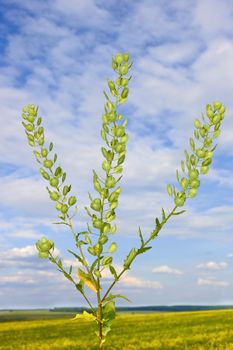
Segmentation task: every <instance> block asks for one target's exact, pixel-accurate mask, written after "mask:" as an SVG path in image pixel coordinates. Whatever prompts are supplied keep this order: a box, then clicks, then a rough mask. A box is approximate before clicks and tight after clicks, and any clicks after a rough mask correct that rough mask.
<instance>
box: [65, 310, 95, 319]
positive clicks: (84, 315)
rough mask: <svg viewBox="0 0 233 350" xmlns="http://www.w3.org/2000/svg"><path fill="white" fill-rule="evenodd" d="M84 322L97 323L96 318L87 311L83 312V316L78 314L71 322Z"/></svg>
mask: <svg viewBox="0 0 233 350" xmlns="http://www.w3.org/2000/svg"><path fill="white" fill-rule="evenodd" d="M80 319H81V320H84V321H95V320H96V316H95V315H93V313H89V312H87V311H83V313H82V314H77V315H76V316H75V317H74V318H72V319H71V321H76V320H80Z"/></svg>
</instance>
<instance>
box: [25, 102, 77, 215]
mask: <svg viewBox="0 0 233 350" xmlns="http://www.w3.org/2000/svg"><path fill="white" fill-rule="evenodd" d="M22 117H23V119H24V120H25V121H26V122H24V121H23V122H22V124H23V126H24V128H25V132H26V135H27V138H28V143H29V145H30V146H32V147H37V146H38V147H39V148H40V151H38V150H34V151H33V153H34V155H35V157H36V160H37V162H38V163H40V164H41V165H42V167H41V168H40V173H41V175H42V176H43V178H44V179H45V180H47V181H48V182H49V185H50V186H51V188H50V189H49V188H48V187H46V188H47V191H48V192H49V195H50V198H51V200H52V201H54V202H56V209H57V210H58V211H59V212H60V215H59V218H61V219H63V220H65V218H66V215H67V212H68V210H69V208H70V207H71V206H73V205H74V204H75V203H76V201H77V200H76V197H75V196H70V197H69V198H67V194H68V193H69V192H70V190H71V185H70V186H67V185H64V182H65V179H66V173H65V172H64V171H63V170H62V168H61V167H60V165H59V166H57V167H55V163H56V161H57V155H56V153H55V154H54V156H53V157H48V156H49V153H50V152H51V151H52V149H53V143H52V142H51V143H50V145H49V148H46V147H44V128H43V127H42V126H41V122H42V118H41V117H38V107H36V106H35V105H32V104H29V105H27V106H25V107H23V114H22ZM62 186H63V187H62ZM61 187H62V188H61Z"/></svg>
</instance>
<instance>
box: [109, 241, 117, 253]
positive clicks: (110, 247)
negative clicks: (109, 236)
mask: <svg viewBox="0 0 233 350" xmlns="http://www.w3.org/2000/svg"><path fill="white" fill-rule="evenodd" d="M116 250H117V244H116V243H115V242H113V243H111V244H110V246H109V247H108V251H109V253H114V252H115V251H116Z"/></svg>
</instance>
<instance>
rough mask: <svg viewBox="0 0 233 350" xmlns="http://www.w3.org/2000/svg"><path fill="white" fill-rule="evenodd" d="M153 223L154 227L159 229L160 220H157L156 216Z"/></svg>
mask: <svg viewBox="0 0 233 350" xmlns="http://www.w3.org/2000/svg"><path fill="white" fill-rule="evenodd" d="M155 224H156V228H158V229H160V228H161V224H160V222H159V219H158V218H156V219H155Z"/></svg>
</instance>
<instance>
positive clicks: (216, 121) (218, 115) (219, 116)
mask: <svg viewBox="0 0 233 350" xmlns="http://www.w3.org/2000/svg"><path fill="white" fill-rule="evenodd" d="M220 120H221V115H220V114H217V115H216V116H215V117H214V119H213V123H214V124H217V123H219V122H220Z"/></svg>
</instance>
